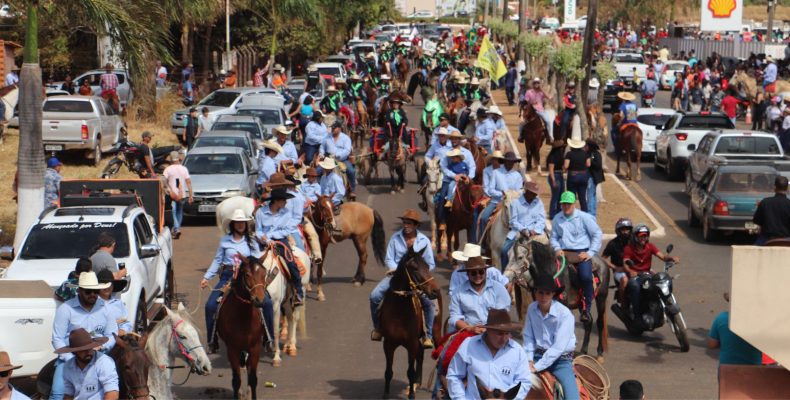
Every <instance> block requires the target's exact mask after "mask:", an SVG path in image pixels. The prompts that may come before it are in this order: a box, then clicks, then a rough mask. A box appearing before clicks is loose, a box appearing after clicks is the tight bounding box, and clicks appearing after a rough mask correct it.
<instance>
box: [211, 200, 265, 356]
mask: <svg viewBox="0 0 790 400" xmlns="http://www.w3.org/2000/svg"><path fill="white" fill-rule="evenodd" d="M251 221H252V217H250V216H248V215H246V214H245V213H244V210H242V209H236V210H234V211H233V214H232V215H231V217H230V220H229V221H227V222H226V221H223V222H222V223H223V226H224V228H225V229H224V231H225V232H227V233H226V234H225V235H224V236H222V238H220V240H219V245H218V246H217V252H216V253H215V254H214V259H213V260H212V261H211V265H209V267H208V270H207V271H206V273H205V274H204V275H203V279H201V280H200V288H201V289H205V288H207V287H208V285H209V281H210V280H211V279H212V278H214V277H215V276H218V275H219V280H218V281H217V284H216V285H214V289H213V290H212V291H211V293H210V294H209V296H208V300H207V301H206V307H205V315H206V334H207V335H208V341H207V343H208V353H216V352H217V350H219V341H218V340H217V334H216V332H215V331H214V324H215V322H216V321H215V315H216V313H217V310H218V309H219V304H220V302H221V299H220V297H222V296H223V290H224V288H225V287H226V286H228V285H229V283H230V281H231V279H233V274H234V269H235V268H238V266H239V264H240V263H241V260H242V259H244V258H247V257H250V256H252V257H260V256H261V251H260V247H259V246H258V242H257V241H256V240H255V238H254V237H253V235H252V233H251V232H250V226H249V223H250V222H251ZM263 314H264V317H266V316H267V315H268V317H267V318H266V324H267V327H268V329H269V332H273V330H274V328H273V326H274V325H273V324H272V323H271V322H272V321H273V319H272V316H273V315H274V311H273V309H272V301H271V299H270V298H269V295H268V293H267V295H266V302H265V303H264V306H263Z"/></svg>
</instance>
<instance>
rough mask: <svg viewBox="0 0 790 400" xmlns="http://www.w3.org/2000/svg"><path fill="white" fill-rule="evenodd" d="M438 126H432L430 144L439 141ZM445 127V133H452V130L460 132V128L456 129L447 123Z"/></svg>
mask: <svg viewBox="0 0 790 400" xmlns="http://www.w3.org/2000/svg"><path fill="white" fill-rule="evenodd" d="M439 128H441V126H437V127H436V128H433V133H432V134H431V144H434V143H436V142H438V141H439ZM446 129H447V133H449V134H452V133H453V132H461V131H460V130H458V128H456V127H454V126H452V125H447V128H446Z"/></svg>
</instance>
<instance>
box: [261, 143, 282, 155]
mask: <svg viewBox="0 0 790 400" xmlns="http://www.w3.org/2000/svg"><path fill="white" fill-rule="evenodd" d="M261 147H263V148H264V149H269V150H274V151H276V152H277V154H282V153H283V148H282V146H280V144H279V143H277V142H276V141H274V140H267V141H265V142H263V143H261Z"/></svg>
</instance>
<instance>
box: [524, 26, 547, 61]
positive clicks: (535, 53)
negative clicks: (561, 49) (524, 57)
mask: <svg viewBox="0 0 790 400" xmlns="http://www.w3.org/2000/svg"><path fill="white" fill-rule="evenodd" d="M518 43H519V45H521V46H524V49H525V51H526V52H527V54H528V55H529V56H530V57H532V58H533V59H546V58H547V57H548V56H549V53H550V52H551V38H550V37H548V36H540V35H535V34H533V33H530V32H524V33H522V34H521V35H519V37H518Z"/></svg>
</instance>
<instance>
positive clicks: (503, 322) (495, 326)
mask: <svg viewBox="0 0 790 400" xmlns="http://www.w3.org/2000/svg"><path fill="white" fill-rule="evenodd" d="M483 328H486V329H491V330H495V331H502V332H511V333H515V332H518V331H520V330H521V325H519V324H514V323H513V322H512V321H511V320H510V314H508V312H507V310H497V309H490V310H488V319H487V320H486V324H485V325H484V326H483Z"/></svg>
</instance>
